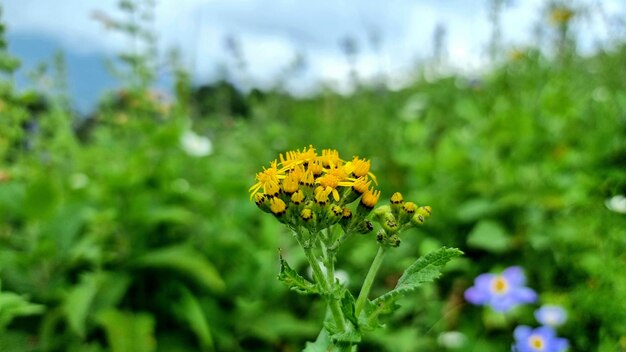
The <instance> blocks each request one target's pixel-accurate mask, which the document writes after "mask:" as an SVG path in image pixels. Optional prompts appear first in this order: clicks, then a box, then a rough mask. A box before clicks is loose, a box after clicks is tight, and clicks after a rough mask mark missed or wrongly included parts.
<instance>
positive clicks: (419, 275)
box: [365, 247, 463, 328]
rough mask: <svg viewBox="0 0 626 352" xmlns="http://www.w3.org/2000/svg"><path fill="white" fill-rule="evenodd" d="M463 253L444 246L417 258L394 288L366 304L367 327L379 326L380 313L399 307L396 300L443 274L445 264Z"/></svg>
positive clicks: (389, 311)
mask: <svg viewBox="0 0 626 352" xmlns="http://www.w3.org/2000/svg"><path fill="white" fill-rule="evenodd" d="M461 254H463V252H461V251H460V250H458V249H456V248H446V247H442V248H440V249H438V250H436V251H434V252H432V253H429V254H427V255H425V256H423V257H420V258H419V259H417V260H416V261H415V262H414V263H413V264H411V266H409V267H408V269H406V271H405V272H404V273H403V274H402V276H401V277H400V280H398V283H397V285H396V287H395V288H394V289H393V290H391V291H389V292H387V293H386V294H384V295H382V296H380V297H378V298H376V299H375V300H373V301H372V302H370V303H369V304H367V305H366V308H365V309H366V314H367V327H368V328H373V327H375V326H377V325H378V321H377V319H378V316H379V315H381V314H388V313H391V312H393V311H394V310H395V309H396V308H397V305H396V304H395V301H396V300H398V299H399V298H401V297H404V296H406V295H407V294H409V293H412V292H413V291H415V290H416V289H417V288H418V287H419V286H421V285H422V284H424V283H427V282H432V281H434V280H435V279H437V278H438V277H439V276H441V269H442V268H443V266H444V265H445V264H446V263H448V262H449V261H450V260H451V259H452V258H455V257H458V256H460V255H461Z"/></svg>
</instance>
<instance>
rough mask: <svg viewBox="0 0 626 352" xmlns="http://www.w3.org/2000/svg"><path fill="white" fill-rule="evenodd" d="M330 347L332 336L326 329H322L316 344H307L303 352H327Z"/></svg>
mask: <svg viewBox="0 0 626 352" xmlns="http://www.w3.org/2000/svg"><path fill="white" fill-rule="evenodd" d="M329 347H330V336H329V335H328V331H327V330H326V329H325V328H322V331H320V334H319V335H318V336H317V339H316V340H315V342H307V343H306V345H305V347H304V350H302V352H327V351H328V349H329Z"/></svg>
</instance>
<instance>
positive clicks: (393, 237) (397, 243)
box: [387, 234, 401, 248]
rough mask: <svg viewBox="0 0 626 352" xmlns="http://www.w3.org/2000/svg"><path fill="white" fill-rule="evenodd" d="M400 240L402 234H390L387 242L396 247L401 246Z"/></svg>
mask: <svg viewBox="0 0 626 352" xmlns="http://www.w3.org/2000/svg"><path fill="white" fill-rule="evenodd" d="M400 242H401V241H400V236H398V235H397V234H393V235H391V236H389V239H388V240H387V243H389V245H390V246H391V247H394V248H397V247H398V246H400Z"/></svg>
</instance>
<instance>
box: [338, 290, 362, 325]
mask: <svg viewBox="0 0 626 352" xmlns="http://www.w3.org/2000/svg"><path fill="white" fill-rule="evenodd" d="M344 292H345V293H344V295H343V298H342V299H341V310H342V312H343V315H344V316H345V317H346V319H348V320H349V321H350V322H351V323H352V324H353V325H354V326H355V327H356V328H358V326H359V321H358V319H357V318H356V313H355V307H354V296H352V293H350V291H348V290H345V289H344Z"/></svg>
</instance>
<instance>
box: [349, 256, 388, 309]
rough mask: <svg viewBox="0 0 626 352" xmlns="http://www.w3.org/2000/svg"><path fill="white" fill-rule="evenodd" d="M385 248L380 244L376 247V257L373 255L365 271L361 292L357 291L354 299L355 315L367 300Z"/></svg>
mask: <svg viewBox="0 0 626 352" xmlns="http://www.w3.org/2000/svg"><path fill="white" fill-rule="evenodd" d="M386 250H387V247H385V246H382V245H381V246H380V247H378V252H377V253H376V257H374V260H373V261H372V265H371V266H370V269H369V271H368V272H367V276H365V281H364V282H363V286H361V292H359V297H358V298H357V299H356V306H355V314H356V316H357V317H358V316H359V314H360V313H361V311H362V310H363V306H364V305H365V302H367V297H368V296H369V293H370V290H371V288H372V284H373V283H374V279H375V278H376V274H377V273H378V269H380V265H381V264H382V263H383V259H384V257H385V253H386Z"/></svg>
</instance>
